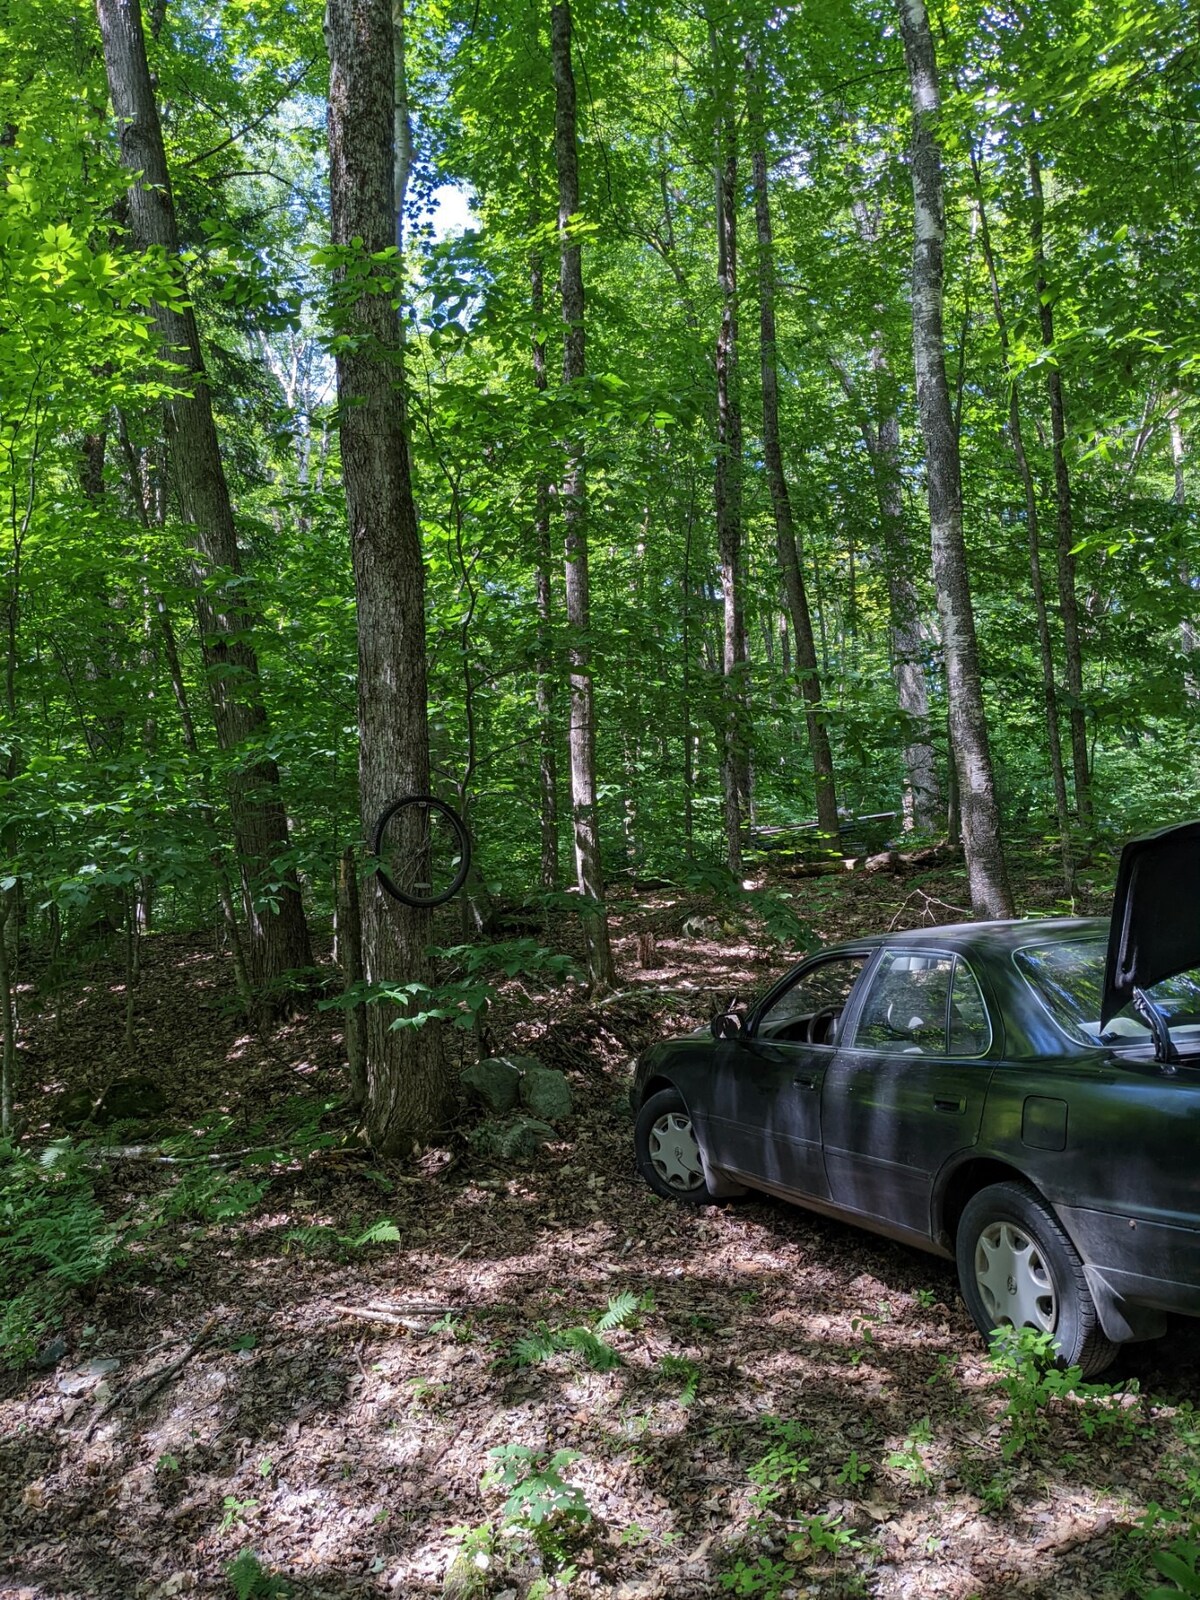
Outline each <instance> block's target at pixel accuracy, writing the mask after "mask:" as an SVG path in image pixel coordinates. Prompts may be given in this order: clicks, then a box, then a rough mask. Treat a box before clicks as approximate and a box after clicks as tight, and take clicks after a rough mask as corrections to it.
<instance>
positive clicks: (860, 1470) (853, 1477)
mask: <svg viewBox="0 0 1200 1600" xmlns="http://www.w3.org/2000/svg"><path fill="white" fill-rule="evenodd" d="M870 1476H871V1463H870V1462H869V1461H864V1460H863V1458H862V1457H861V1456H860V1455H859V1453H858V1451H857V1450H851V1452H850V1454H849V1455H848V1456H847V1457H846V1460H845V1462H844V1463H843V1465H842V1468H841V1470H840V1471H839V1472H838V1474H837V1481H838V1482H839V1483H844V1484H847V1485H848V1486H849V1487H850V1488H851V1489H857V1488H858V1487H859V1486H860V1485H861V1484H864V1483H866V1481H867V1479H868V1478H869V1477H870Z"/></svg>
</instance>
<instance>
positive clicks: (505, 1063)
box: [460, 1056, 521, 1115]
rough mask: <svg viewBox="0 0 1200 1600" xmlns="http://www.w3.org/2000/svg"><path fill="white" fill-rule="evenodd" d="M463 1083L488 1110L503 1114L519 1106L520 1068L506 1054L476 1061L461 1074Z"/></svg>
mask: <svg viewBox="0 0 1200 1600" xmlns="http://www.w3.org/2000/svg"><path fill="white" fill-rule="evenodd" d="M460 1076H461V1079H462V1083H463V1085H464V1087H465V1088H466V1089H467V1090H468V1091H469V1093H470V1094H472V1095H473V1096H474V1098H475V1099H476V1100H478V1101H479V1102H480V1103H481V1104H482V1105H484V1106H486V1107H487V1109H488V1110H489V1111H494V1112H496V1113H498V1114H500V1115H503V1113H504V1112H506V1111H513V1110H515V1109H516V1105H517V1099H518V1096H519V1094H520V1087H521V1069H520V1067H519V1066H517V1064H516V1062H515V1061H513V1060H511V1059H509V1058H507V1057H505V1056H491V1057H490V1058H489V1059H488V1060H487V1061H476V1062H475V1064H474V1065H473V1066H470V1067H468V1068H467V1069H466V1071H465V1072H463V1073H462V1074H460Z"/></svg>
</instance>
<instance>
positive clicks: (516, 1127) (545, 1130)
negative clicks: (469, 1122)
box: [467, 1117, 558, 1161]
mask: <svg viewBox="0 0 1200 1600" xmlns="http://www.w3.org/2000/svg"><path fill="white" fill-rule="evenodd" d="M557 1137H558V1136H557V1134H556V1133H555V1131H554V1129H553V1128H552V1127H550V1126H549V1124H548V1123H545V1122H539V1121H538V1120H537V1118H536V1117H513V1118H511V1119H510V1120H509V1121H507V1122H481V1123H480V1124H479V1126H478V1127H477V1128H472V1129H471V1131H470V1133H468V1134H467V1139H468V1140H469V1141H470V1143H471V1145H472V1147H473V1148H474V1149H475V1150H476V1151H478V1153H479V1154H480V1155H482V1156H488V1157H490V1158H491V1159H492V1160H494V1161H523V1160H527V1159H528V1158H529V1157H530V1156H534V1155H536V1154H537V1152H538V1151H539V1150H540V1149H541V1147H542V1145H544V1144H545V1142H546V1140H547V1139H555V1138H557Z"/></svg>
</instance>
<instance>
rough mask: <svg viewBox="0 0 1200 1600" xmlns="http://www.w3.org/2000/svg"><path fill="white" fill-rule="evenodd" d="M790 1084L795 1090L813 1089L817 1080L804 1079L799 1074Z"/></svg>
mask: <svg viewBox="0 0 1200 1600" xmlns="http://www.w3.org/2000/svg"><path fill="white" fill-rule="evenodd" d="M792 1083H793V1085H794V1087H795V1088H797V1089H815V1088H816V1087H817V1079H816V1078H810V1077H806V1076H805V1074H804V1073H800V1074H799V1075H798V1076H797V1077H795V1078H793V1079H792Z"/></svg>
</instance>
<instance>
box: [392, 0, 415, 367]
mask: <svg viewBox="0 0 1200 1600" xmlns="http://www.w3.org/2000/svg"><path fill="white" fill-rule="evenodd" d="M412 168H413V132H412V112H411V110H410V108H409V103H408V59H407V52H406V49H405V31H404V0H392V206H393V209H394V210H395V213H396V249H397V250H399V251H401V252H402V251H403V249H404V202H405V200H406V199H407V198H408V180H409V178H410V177H411V176H412ZM400 336H401V340H403V337H404V324H403V323H401V325H400Z"/></svg>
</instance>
